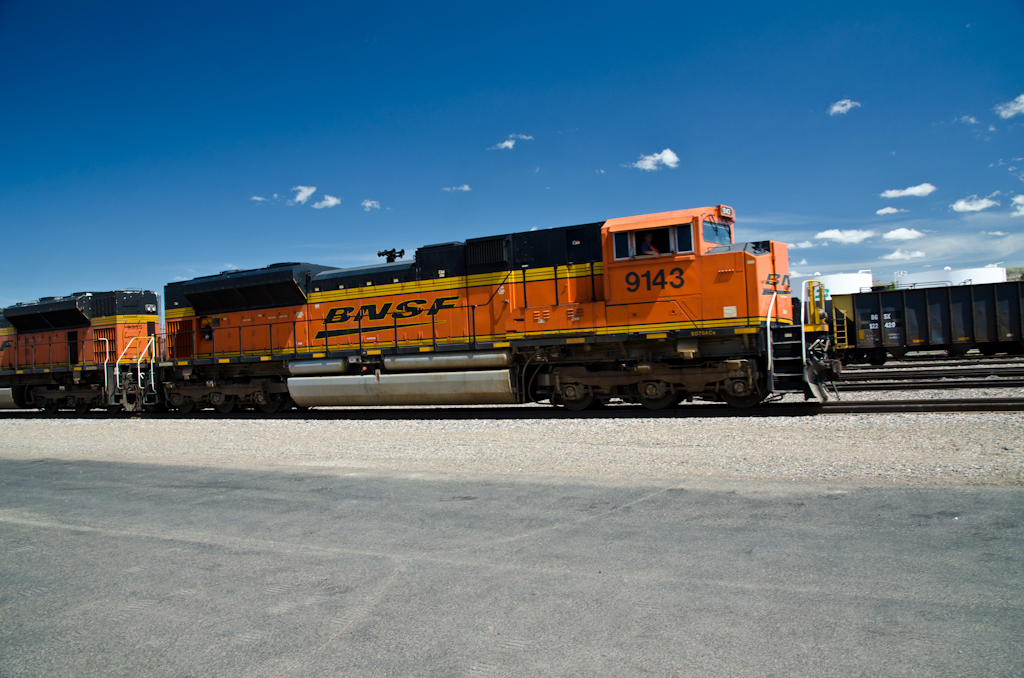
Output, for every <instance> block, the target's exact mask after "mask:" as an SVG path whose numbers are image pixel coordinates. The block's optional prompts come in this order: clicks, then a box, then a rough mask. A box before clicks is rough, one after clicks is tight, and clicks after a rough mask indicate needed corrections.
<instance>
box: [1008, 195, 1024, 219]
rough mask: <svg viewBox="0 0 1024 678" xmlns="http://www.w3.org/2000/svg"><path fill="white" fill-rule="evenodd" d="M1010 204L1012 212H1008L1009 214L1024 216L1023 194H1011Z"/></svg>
mask: <svg viewBox="0 0 1024 678" xmlns="http://www.w3.org/2000/svg"><path fill="white" fill-rule="evenodd" d="M1010 204H1011V205H1013V212H1011V213H1010V214H1011V216H1014V217H1024V195H1015V196H1013V200H1011V201H1010Z"/></svg>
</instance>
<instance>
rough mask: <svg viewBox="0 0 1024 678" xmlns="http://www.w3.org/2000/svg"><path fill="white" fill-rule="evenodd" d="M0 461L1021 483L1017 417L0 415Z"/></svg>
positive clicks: (1022, 429)
mask: <svg viewBox="0 0 1024 678" xmlns="http://www.w3.org/2000/svg"><path fill="white" fill-rule="evenodd" d="M0 457H2V458H5V459H40V458H54V459H67V460H72V459H73V460H96V461H122V462H123V461H128V462H140V463H168V464H186V465H198V466H208V465H217V466H220V465H228V466H239V465H241V466H251V467H266V466H279V465H288V466H295V465H300V466H301V465H305V466H314V467H335V468H338V469H341V468H349V469H365V470H387V471H398V472H410V473H413V472H414V473H438V474H498V475H517V476H566V477H581V478H595V479H597V478H603V479H640V478H744V479H766V480H786V479H792V480H828V481H843V480H848V481H857V482H864V481H875V482H895V483H932V484H934V483H939V484H1000V485H1020V484H1024V414H1020V413H1007V414H998V413H991V414H988V413H985V414H967V413H965V414H885V415H821V416H813V417H785V418H783V417H778V418H766V417H754V418H707V419H701V418H685V419H665V418H651V419H647V418H629V419H616V418H608V419H578V420H573V419H500V420H496V419H468V420H464V419H457V420H451V419H438V420H432V419H415V420H408V421H402V420H347V419H338V420H323V419H320V420H306V419H289V420H273V419H261V420H240V419H223V420H213V419H209V420H206V419H204V420H194V421H190V420H181V419H176V420H170V419H159V420H153V419H149V420H147V419H141V418H140V419H51V420H46V419H0Z"/></svg>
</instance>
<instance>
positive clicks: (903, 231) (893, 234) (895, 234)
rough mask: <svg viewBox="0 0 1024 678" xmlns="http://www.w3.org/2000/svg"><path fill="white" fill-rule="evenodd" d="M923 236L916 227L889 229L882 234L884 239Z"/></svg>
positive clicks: (905, 238) (909, 238)
mask: <svg viewBox="0 0 1024 678" xmlns="http://www.w3.org/2000/svg"><path fill="white" fill-rule="evenodd" d="M923 237H924V233H922V232H921V231H919V230H917V229H916V228H897V229H896V230H895V231H889V232H888V233H886V234H885V235H883V236H882V238H883V239H885V240H915V239H917V238H923Z"/></svg>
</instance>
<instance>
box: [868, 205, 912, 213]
mask: <svg viewBox="0 0 1024 678" xmlns="http://www.w3.org/2000/svg"><path fill="white" fill-rule="evenodd" d="M908 211H909V210H901V209H896V208H895V207H883V208H882V209H880V210H875V214H897V213H899V212H908Z"/></svg>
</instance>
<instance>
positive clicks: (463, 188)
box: [441, 184, 473, 191]
mask: <svg viewBox="0 0 1024 678" xmlns="http://www.w3.org/2000/svg"><path fill="white" fill-rule="evenodd" d="M441 190H442V191H472V190H473V189H472V188H470V187H469V184H462V185H461V186H445V187H444V188H442V189H441Z"/></svg>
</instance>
